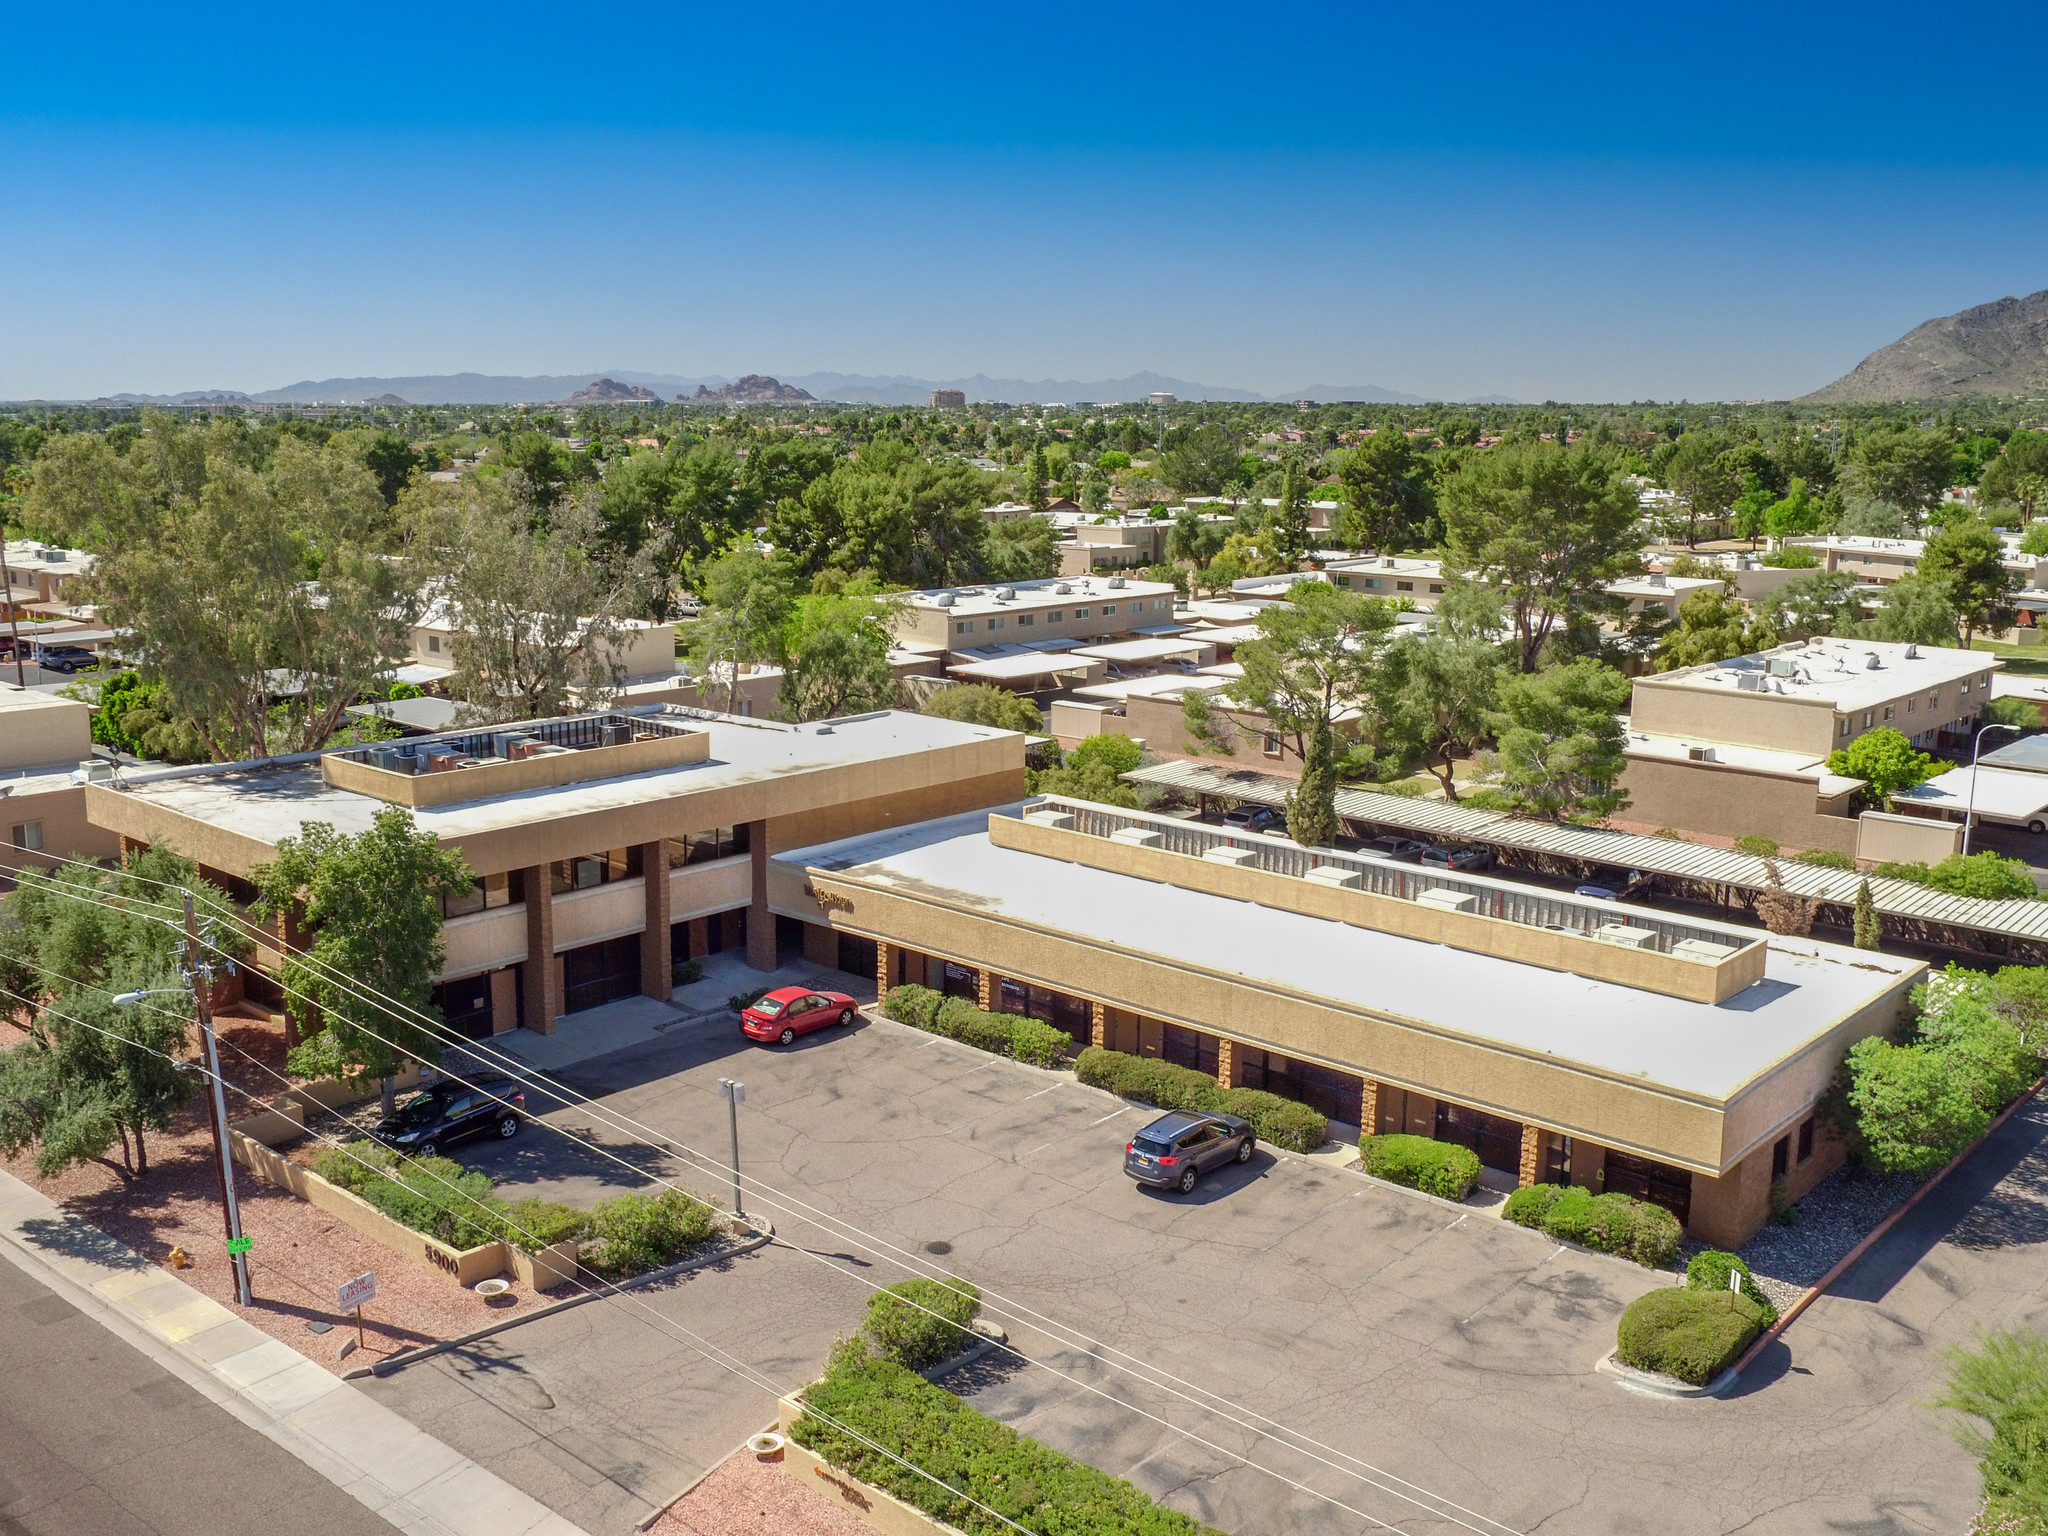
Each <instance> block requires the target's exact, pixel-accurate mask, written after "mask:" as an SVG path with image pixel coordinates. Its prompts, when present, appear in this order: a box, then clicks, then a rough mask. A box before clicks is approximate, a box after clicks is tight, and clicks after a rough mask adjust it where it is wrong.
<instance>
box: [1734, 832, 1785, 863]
mask: <svg viewBox="0 0 2048 1536" xmlns="http://www.w3.org/2000/svg"><path fill="white" fill-rule="evenodd" d="M1735 851H1736V852H1737V853H1753V854H1755V855H1757V856H1758V857H1759V858H1765V859H1775V858H1776V857H1777V856H1778V840H1777V839H1776V838H1775V837H1765V836H1764V835H1763V833H1761V832H1752V833H1750V834H1749V835H1748V836H1746V837H1738V838H1737V839H1735Z"/></svg>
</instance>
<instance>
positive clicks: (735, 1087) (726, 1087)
mask: <svg viewBox="0 0 2048 1536" xmlns="http://www.w3.org/2000/svg"><path fill="white" fill-rule="evenodd" d="M718 1096H719V1097H720V1098H721V1099H723V1100H725V1107H726V1110H727V1113H728V1117H729V1118H730V1120H731V1122H732V1213H733V1215H735V1216H738V1217H741V1218H744V1217H745V1216H746V1214H747V1213H746V1211H745V1210H743V1209H742V1208H741V1206H740V1106H741V1105H742V1104H744V1103H746V1101H747V1085H746V1084H745V1083H736V1082H734V1081H733V1080H732V1079H731V1078H729V1077H721V1078H720V1079H719V1080H718Z"/></svg>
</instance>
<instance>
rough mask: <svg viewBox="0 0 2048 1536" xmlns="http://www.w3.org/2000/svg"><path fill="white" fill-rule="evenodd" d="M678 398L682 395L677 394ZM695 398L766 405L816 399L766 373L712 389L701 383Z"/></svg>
mask: <svg viewBox="0 0 2048 1536" xmlns="http://www.w3.org/2000/svg"><path fill="white" fill-rule="evenodd" d="M676 398H677V399H678V400H680V399H682V398H683V397H682V396H681V395H678V396H676ZM690 398H691V399H693V400H739V401H744V402H745V403H747V404H749V405H764V404H767V403H768V402H770V401H775V400H815V399H816V398H817V396H815V395H813V394H812V393H811V392H810V391H809V390H807V389H798V388H797V387H796V386H795V385H794V384H784V383H783V382H782V381H781V380H780V379H771V378H769V377H768V375H767V374H765V373H748V374H742V375H741V376H740V377H739V378H737V379H734V380H733V381H732V382H731V383H730V384H721V385H719V386H718V388H716V389H710V388H707V387H706V386H704V385H702V384H699V385H698V386H697V393H696V394H694V395H692V396H691V397H690Z"/></svg>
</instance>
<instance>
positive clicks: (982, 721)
mask: <svg viewBox="0 0 2048 1536" xmlns="http://www.w3.org/2000/svg"><path fill="white" fill-rule="evenodd" d="M924 713H925V714H928V715H937V716H939V717H940V718H941V719H944V720H964V721H965V722H966V723H967V724H969V725H986V726H990V727H992V728H993V729H995V730H998V731H1023V732H1024V733H1026V734H1027V735H1031V736H1042V735H1044V734H1045V715H1044V713H1043V712H1042V711H1041V710H1040V709H1039V707H1038V706H1037V705H1036V704H1034V703H1032V702H1031V700H1029V699H1027V698H1025V697H1024V696H1023V695H1022V694H1020V693H1012V692H1010V690H1009V689H1007V688H995V687H991V686H990V685H989V684H987V683H955V684H954V685H953V686H952V687H950V688H941V689H940V690H939V691H938V692H937V693H934V694H933V695H932V696H931V698H929V699H928V700H926V701H925V706H924Z"/></svg>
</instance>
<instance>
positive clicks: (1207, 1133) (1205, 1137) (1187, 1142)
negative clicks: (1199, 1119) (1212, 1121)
mask: <svg viewBox="0 0 2048 1536" xmlns="http://www.w3.org/2000/svg"><path fill="white" fill-rule="evenodd" d="M1215 1139H1216V1127H1215V1126H1213V1125H1198V1126H1196V1127H1195V1128H1194V1129H1193V1130H1192V1131H1189V1132H1188V1133H1187V1135H1185V1136H1183V1137H1181V1139H1180V1144H1181V1146H1182V1147H1183V1148H1193V1147H1206V1146H1207V1145H1208V1144H1209V1143H1210V1142H1212V1141H1214V1140H1215Z"/></svg>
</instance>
